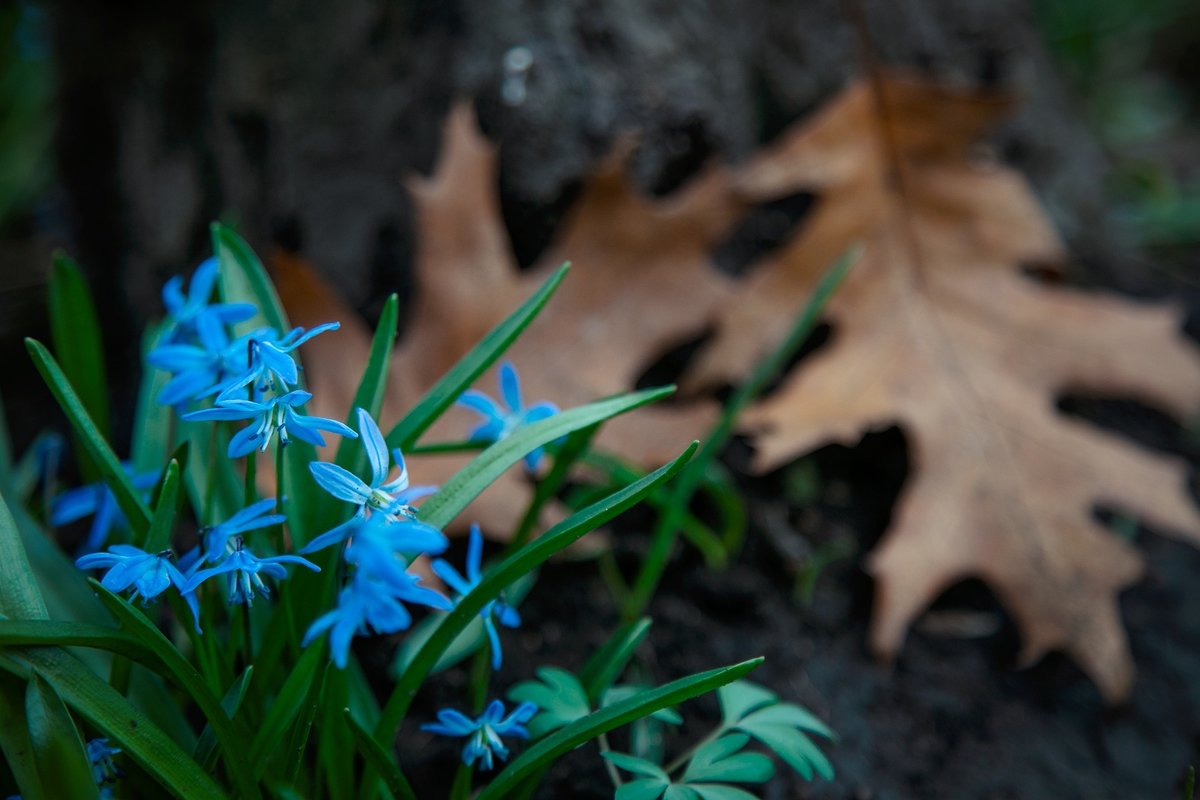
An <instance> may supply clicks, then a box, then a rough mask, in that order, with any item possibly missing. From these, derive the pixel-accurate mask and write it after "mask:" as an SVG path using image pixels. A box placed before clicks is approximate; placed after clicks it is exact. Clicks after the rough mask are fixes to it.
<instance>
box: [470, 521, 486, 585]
mask: <svg viewBox="0 0 1200 800" xmlns="http://www.w3.org/2000/svg"><path fill="white" fill-rule="evenodd" d="M481 563H483V534H482V533H480V532H479V525H478V524H476V523H474V522H472V523H471V538H470V539H468V540H467V577H468V578H469V579H470V580H471V583H472V584H477V583H479V565H480V564H481Z"/></svg>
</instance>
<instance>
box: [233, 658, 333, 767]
mask: <svg viewBox="0 0 1200 800" xmlns="http://www.w3.org/2000/svg"><path fill="white" fill-rule="evenodd" d="M323 655H324V654H323V653H322V651H321V648H320V647H309V648H307V649H306V650H305V651H304V653H302V654H301V656H300V660H299V661H297V662H296V666H295V668H293V669H292V671H291V673H290V674H289V675H288V677H287V680H285V681H284V682H283V686H282V687H280V689H279V694H278V695H277V696H276V697H275V702H273V703H272V704H271V708H270V710H269V711H267V716H266V719H264V720H263V723H262V725H260V726H259V728H258V730H257V731H256V732H255V734H254V740H253V741H252V742H251V743H250V763H251V764H252V765H253V767H254V773H255V775H256V776H257V777H262V775H263V773H264V772H265V771H266V766H267V759H268V756H269V755H270V754H271V751H272V750H273V749H274V748H278V747H279V743H280V742H281V741H283V734H284V731H286V730H287V727H288V726H289V725H291V724H292V721H293V720H295V719H296V715H298V714H299V713H300V710H301V707H302V706H303V704H304V699H305V697H307V696H308V691H309V687H310V686H311V685H312V683H313V678H314V677H315V676H316V674H317V668H318V667H320V666H321V661H322V657H323Z"/></svg>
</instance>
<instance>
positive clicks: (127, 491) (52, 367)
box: [25, 339, 150, 540]
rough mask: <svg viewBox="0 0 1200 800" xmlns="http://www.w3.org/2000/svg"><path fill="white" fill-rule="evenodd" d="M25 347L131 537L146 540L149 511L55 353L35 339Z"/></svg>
mask: <svg viewBox="0 0 1200 800" xmlns="http://www.w3.org/2000/svg"><path fill="white" fill-rule="evenodd" d="M25 347H26V349H27V350H29V355H30V356H32V357H33V363H34V365H35V366H37V369H38V372H40V373H41V374H42V378H43V379H44V380H45V381H46V385H47V386H49V387H50V391H51V393H52V394H53V395H54V399H55V400H57V401H58V404H59V406H61V407H62V410H63V413H65V414H66V415H67V420H68V421H69V422H70V423H71V427H72V428H73V429H74V430H75V433H76V434H78V437H79V439H78V441H79V443H80V445H82V447H83V449H84V452H86V453H87V454H88V456H90V457H91V459H92V461H93V462H95V464H96V468H97V469H98V470H99V471H100V477H101V478H103V480H104V482H105V483H107V484H108V487H109V488H110V489H112V493H113V495H114V496H115V497H116V498H117V504H118V505H119V506H120V507H121V511H123V512H124V513H125V518H126V519H127V520H128V521H129V527H130V528H132V529H133V533H134V539H135V540H142V539H145V538H146V531H148V530H149V529H150V512H149V511H148V510H147V509H146V504H145V503H143V502H142V500H141V498H140V497H138V494H137V491H136V490H135V489H134V488H133V484H132V483H130V481H129V476H128V475H127V474H126V473H125V469H124V468H123V467H122V466H121V462H120V461H118V460H117V457H116V455H115V454H114V453H113V451H112V448H110V447H109V446H108V442H107V441H105V439H104V437H103V436H102V435H101V433H100V429H99V428H97V427H96V423H95V422H94V421H93V420H92V417H91V415H90V414H88V412H87V409H86V408H84V405H83V401H81V400H80V399H79V395H78V394H76V392H75V389H74V387H72V386H71V382H70V381H68V380H67V376H66V375H64V374H63V371H62V368H61V367H60V366H59V365H58V362H57V361H55V360H54V356H52V355H50V351H49V350H47V349H46V346H45V345H44V344H42V343H41V342H39V341H37V340H36V339H26V340H25Z"/></svg>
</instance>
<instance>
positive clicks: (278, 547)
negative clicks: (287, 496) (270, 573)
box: [274, 444, 287, 553]
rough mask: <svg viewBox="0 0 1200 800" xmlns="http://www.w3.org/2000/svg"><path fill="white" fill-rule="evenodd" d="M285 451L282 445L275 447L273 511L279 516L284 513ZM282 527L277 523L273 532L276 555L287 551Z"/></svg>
mask: <svg viewBox="0 0 1200 800" xmlns="http://www.w3.org/2000/svg"><path fill="white" fill-rule="evenodd" d="M285 450H286V448H285V447H284V446H283V445H282V444H276V445H275V510H276V511H277V512H279V513H280V514H283V513H285V512H284V511H283V501H284V496H283V475H284V471H285V467H286V460H285V459H286V456H285V455H284V452H285ZM283 525H284V523H282V522H281V523H279V526H278V527H276V528H275V531H274V538H275V551H276V552H277V553H285V552H287V550H285V549H284V545H285V544H286V536H285V534H284V531H283Z"/></svg>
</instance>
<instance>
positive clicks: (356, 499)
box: [308, 461, 371, 505]
mask: <svg viewBox="0 0 1200 800" xmlns="http://www.w3.org/2000/svg"><path fill="white" fill-rule="evenodd" d="M308 469H309V471H310V472H312V475H313V478H315V479H316V481H317V483H319V484H321V488H323V489H324V490H325V491H327V492H329V493H330V494H331V495H333V496H334V497H336V498H337V499H339V500H345V501H346V502H347V503H355V504H359V505H361V504H362V503H365V502H367V500H369V499H370V497H371V487H370V486H367V485H366V484H365V483H363V482H362V479H361V478H359V477H358V476H357V475H355V474H353V473H352V472H350V471H349V470H345V469H342V468H341V467H339V466H338V465H337V464H329V463H327V462H324V461H312V462H310V463H309V465H308Z"/></svg>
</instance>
